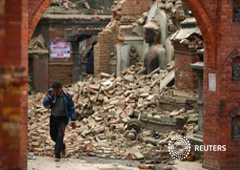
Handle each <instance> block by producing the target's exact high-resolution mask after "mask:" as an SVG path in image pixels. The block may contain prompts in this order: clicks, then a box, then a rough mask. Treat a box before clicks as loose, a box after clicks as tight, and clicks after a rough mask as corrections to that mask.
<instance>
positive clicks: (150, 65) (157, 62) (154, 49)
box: [141, 20, 168, 74]
mask: <svg viewBox="0 0 240 170" xmlns="http://www.w3.org/2000/svg"><path fill="white" fill-rule="evenodd" d="M143 36H144V40H145V42H146V43H147V44H149V47H148V48H147V49H146V51H145V53H144V66H145V70H143V71H142V72H141V73H147V74H150V73H151V72H152V71H154V70H156V69H157V68H159V67H160V68H161V69H165V68H166V67H167V63H168V59H167V56H166V49H165V47H164V46H163V45H162V44H161V40H160V39H161V29H160V25H159V24H158V23H157V22H156V21H155V20H151V21H150V22H149V23H147V24H146V25H144V27H143Z"/></svg>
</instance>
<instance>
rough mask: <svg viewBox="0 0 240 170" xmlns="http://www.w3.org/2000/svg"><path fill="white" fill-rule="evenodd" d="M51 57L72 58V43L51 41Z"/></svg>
mask: <svg viewBox="0 0 240 170" xmlns="http://www.w3.org/2000/svg"><path fill="white" fill-rule="evenodd" d="M50 50H51V54H50V57H51V58H70V56H71V48H70V44H69V43H68V42H65V41H61V42H51V44H50Z"/></svg>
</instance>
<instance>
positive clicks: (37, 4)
mask: <svg viewBox="0 0 240 170" xmlns="http://www.w3.org/2000/svg"><path fill="white" fill-rule="evenodd" d="M51 2H52V0H29V1H28V27H29V28H28V41H29V42H30V40H31V37H32V34H33V32H34V30H35V28H36V26H37V24H38V22H39V20H40V18H41V16H42V15H43V13H44V12H45V10H46V9H47V8H48V7H49V5H50V4H51Z"/></svg>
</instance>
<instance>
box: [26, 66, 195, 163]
mask: <svg viewBox="0 0 240 170" xmlns="http://www.w3.org/2000/svg"><path fill="white" fill-rule="evenodd" d="M141 69H142V64H140V63H138V64H137V65H136V66H134V65H133V66H131V67H130V68H128V69H126V70H124V71H123V72H122V74H123V76H122V77H117V78H114V77H112V76H111V75H109V74H105V73H102V74H101V79H97V78H93V77H90V78H89V79H88V80H86V81H84V82H78V83H75V84H73V85H70V86H68V87H65V90H66V91H68V92H69V93H70V94H71V95H72V96H73V100H74V102H75V108H76V115H77V121H76V126H77V128H76V129H72V128H71V127H70V126H69V127H68V128H67V130H66V135H65V143H66V146H67V156H80V155H87V156H97V157H102V158H117V159H136V160H144V161H145V162H146V163H156V162H158V163H171V158H170V155H169V153H168V145H167V141H168V140H169V139H170V137H171V136H172V135H174V133H175V132H171V133H161V134H158V132H155V131H151V130H147V129H141V131H140V132H139V133H138V136H137V139H136V140H130V139H128V138H127V137H126V130H127V123H128V122H129V120H131V119H132V118H133V117H136V115H135V114H136V113H138V115H139V113H151V114H154V115H157V114H158V115H159V114H166V115H167V114H168V115H169V114H170V113H171V112H163V111H161V110H160V108H159V107H158V100H159V96H160V93H161V92H162V91H166V88H165V89H163V90H162V91H160V89H159V87H160V86H159V82H160V81H161V80H162V79H163V78H164V77H165V76H166V75H167V74H168V73H169V72H170V71H171V69H173V67H169V69H167V70H160V72H159V73H153V74H150V75H137V73H138V72H139V70H141ZM44 97H45V95H44V94H41V93H37V94H35V95H31V96H29V114H28V117H29V121H28V123H29V126H28V132H29V133H28V135H29V138H28V140H29V142H28V150H29V152H34V154H36V155H47V156H52V155H53V149H54V147H53V146H54V143H53V141H52V140H51V139H50V135H49V133H48V132H49V116H50V110H48V109H47V108H44V107H43V106H42V102H43V99H44ZM192 112H194V113H192ZM192 112H191V113H190V112H189V111H187V110H180V111H178V112H177V111H175V113H171V115H170V116H171V117H175V116H179V115H181V116H183V115H185V114H195V113H196V112H195V111H194V110H192ZM185 117H186V115H185ZM184 128H185V129H186V130H187V131H191V130H192V129H194V128H196V126H195V123H192V124H190V125H186V126H185V127H184Z"/></svg>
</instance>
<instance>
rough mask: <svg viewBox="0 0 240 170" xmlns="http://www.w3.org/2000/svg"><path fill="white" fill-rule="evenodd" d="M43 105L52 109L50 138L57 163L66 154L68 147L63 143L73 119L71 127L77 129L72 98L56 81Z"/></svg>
mask: <svg viewBox="0 0 240 170" xmlns="http://www.w3.org/2000/svg"><path fill="white" fill-rule="evenodd" d="M43 105H44V106H45V107H49V108H51V116H50V136H51V138H52V140H53V141H54V142H55V148H54V154H55V161H56V162H59V161H60V157H61V152H62V154H65V150H66V146H65V144H64V143H63V138H64V132H65V128H66V126H67V125H68V121H69V117H71V121H72V123H71V125H72V128H73V129H74V128H75V127H76V125H75V121H76V115H75V108H74V103H73V100H72V96H71V95H70V94H69V93H68V92H66V91H64V90H63V89H62V85H61V83H60V82H58V81H55V82H54V83H53V86H52V88H51V89H49V90H48V91H47V94H46V98H45V99H44V102H43Z"/></svg>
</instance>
